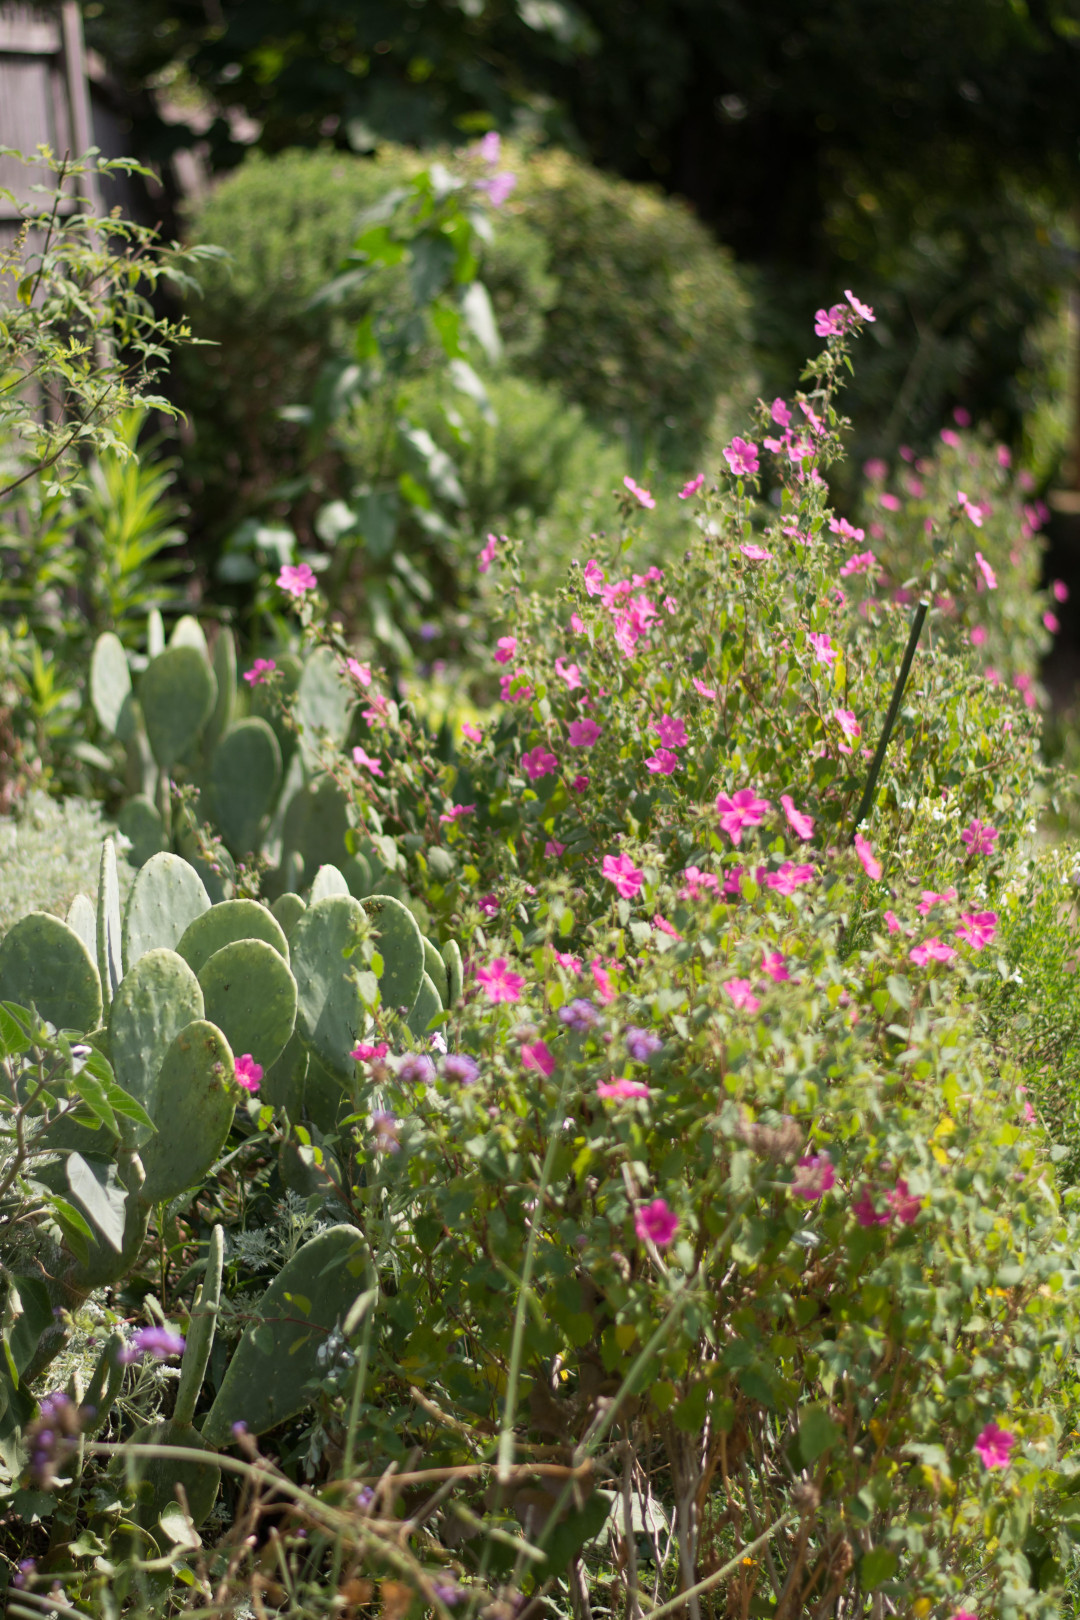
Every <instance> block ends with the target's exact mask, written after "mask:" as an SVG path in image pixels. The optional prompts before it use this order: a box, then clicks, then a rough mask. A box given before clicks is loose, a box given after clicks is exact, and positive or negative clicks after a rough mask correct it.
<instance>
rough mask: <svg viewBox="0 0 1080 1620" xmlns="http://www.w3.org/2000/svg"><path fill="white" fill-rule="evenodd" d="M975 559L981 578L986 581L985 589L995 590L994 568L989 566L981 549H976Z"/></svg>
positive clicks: (995, 577)
mask: <svg viewBox="0 0 1080 1620" xmlns="http://www.w3.org/2000/svg"><path fill="white" fill-rule="evenodd" d="M975 561H976V562H977V563H978V565H979V572H980V573H981V574H982V577H983V579H984V580H985V581H986V588H987V590H990V591H996V590H997V575H996V574H995V573H994V570H993V569H992V568H991V566H990V564H989V563H988V562H987V560H986V558H985V557H984V556H983V554H982V552H981V551H977V552H976V553H975Z"/></svg>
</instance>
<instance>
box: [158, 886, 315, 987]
mask: <svg viewBox="0 0 1080 1620" xmlns="http://www.w3.org/2000/svg"><path fill="white" fill-rule="evenodd" d="M238 939H261V940H264V941H265V942H266V944H267V945H272V946H273V947H274V949H275V951H277V953H278V955H279V956H280V957H281V958H282V960H283V961H284V962H286V963H287V962H288V960H289V945H288V941H287V940H286V938H285V934H284V932H283V930H282V927H281V924H280V923H279V922H278V920H277V918H276V917H275V916H274V915H273V914H272V912H270V911H268V910H267V909H266V907H265V906H260V905H259V903H258V901H256V900H225V901H222V903H221V904H220V905H217V906H211V907H210V910H209V911H204V912H203V914H202V916H201V917H196V918H195V921H194V922H193V923H189V924H188V926H187V927H186V928H185V930H184V933H183V936H182V937H181V939H180V942H179V944H178V945H177V947H176V951H177V955H178V956H182V957H183V958H184V961H185V962H186V963H187V964H188V966H189V967H190V968H191V970H192V972H193V973H199V972H201V971H202V968H203V966H204V964H205V963H206V962H208V961H209V960H210V958H211V957H212V956H213V954H214V952H215V951H220V950H221V949H222V948H223V947H224V946H226V945H231V944H232V943H233V942H234V940H238Z"/></svg>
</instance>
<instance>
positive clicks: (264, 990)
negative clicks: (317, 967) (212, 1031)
mask: <svg viewBox="0 0 1080 1620" xmlns="http://www.w3.org/2000/svg"><path fill="white" fill-rule="evenodd" d="M199 983H200V985H201V986H202V992H203V1000H204V1003H205V1006H206V1016H207V1018H209V1019H210V1020H211V1021H212V1022H213V1023H215V1024H216V1025H217V1026H218V1028H219V1029H220V1030H222V1031H224V1034H225V1037H226V1039H227V1040H228V1042H229V1045H230V1046H231V1047H232V1049H233V1051H234V1052H235V1053H236V1054H237V1056H240V1055H242V1054H243V1053H245V1052H246V1053H249V1054H250V1055H251V1057H253V1058H254V1059H255V1062H256V1063H258V1064H260V1065H261V1067H262V1068H263V1070H264V1071H265V1070H266V1069H268V1068H270V1066H271V1064H274V1063H276V1062H277V1060H278V1058H279V1057H280V1056H281V1054H282V1052H283V1051H284V1050H285V1047H286V1044H287V1043H288V1040H289V1037H290V1035H291V1034H292V1032H293V1029H294V1027H295V1024H296V980H295V979H294V978H293V976H292V974H291V973H290V972H289V968H288V964H287V963H286V962H285V961H284V960H283V958H282V956H281V953H280V952H279V951H277V950H275V948H274V947H273V946H272V945H268V944H267V943H266V941H265V940H262V939H237V940H234V941H233V942H232V944H231V945H224V946H222V948H221V950H219V951H215V952H214V954H213V956H211V957H209V958H208V959H207V961H206V962H205V963H204V964H203V966H202V968H201V969H200V970H199Z"/></svg>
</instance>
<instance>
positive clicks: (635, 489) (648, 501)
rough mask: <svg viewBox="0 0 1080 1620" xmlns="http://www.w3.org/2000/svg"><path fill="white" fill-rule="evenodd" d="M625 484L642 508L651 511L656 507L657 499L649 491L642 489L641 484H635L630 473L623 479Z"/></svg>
mask: <svg viewBox="0 0 1080 1620" xmlns="http://www.w3.org/2000/svg"><path fill="white" fill-rule="evenodd" d="M623 483H624V485H625V486H626V488H627V489H628V490H629V491H630V493H631V495H632V496H633V497H634V499H635V500H636V501H637V502H638V504H639V505H640V506H645V507H648V508H649V509H650V510H651V509H652V507H654V506H655V505H656V500H655V498H654V497H653V496H652V495H651V494H650V493H649V491H648V490H647V489H642V487H641V485H640V484H635V483H634V480H633V479H632V478H631V477H630V474H629V473H627V475H626V477H625V478H624V479H623Z"/></svg>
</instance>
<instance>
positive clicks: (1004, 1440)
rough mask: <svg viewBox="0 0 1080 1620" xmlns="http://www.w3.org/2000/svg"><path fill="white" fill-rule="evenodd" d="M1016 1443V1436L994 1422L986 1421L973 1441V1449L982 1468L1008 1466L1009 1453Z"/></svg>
mask: <svg viewBox="0 0 1080 1620" xmlns="http://www.w3.org/2000/svg"><path fill="white" fill-rule="evenodd" d="M1015 1444H1016V1436H1015V1435H1013V1434H1010V1433H1009V1431H1008V1429H1001V1428H999V1427H998V1425H997V1423H996V1422H992V1423H988V1424H987V1425H986V1427H985V1429H983V1431H982V1433H981V1434H980V1435H979V1438H978V1439H977V1440H976V1442H975V1450H976V1451H977V1452H978V1453H979V1458H980V1460H981V1462H982V1465H983V1467H984V1468H1008V1466H1009V1453H1010V1452H1011V1451H1012V1448H1013V1446H1015Z"/></svg>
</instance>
